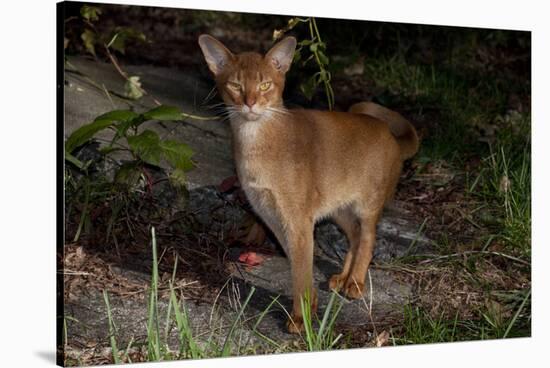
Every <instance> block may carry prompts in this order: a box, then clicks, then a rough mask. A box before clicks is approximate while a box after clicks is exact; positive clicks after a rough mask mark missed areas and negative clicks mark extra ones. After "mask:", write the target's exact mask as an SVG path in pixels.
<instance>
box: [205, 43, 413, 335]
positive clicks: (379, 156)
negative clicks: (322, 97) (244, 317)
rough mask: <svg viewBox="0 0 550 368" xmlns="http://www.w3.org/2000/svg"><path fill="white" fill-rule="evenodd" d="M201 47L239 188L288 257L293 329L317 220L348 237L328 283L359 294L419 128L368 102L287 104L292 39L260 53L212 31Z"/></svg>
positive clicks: (307, 283)
mask: <svg viewBox="0 0 550 368" xmlns="http://www.w3.org/2000/svg"><path fill="white" fill-rule="evenodd" d="M199 45H200V47H201V50H202V52H203V54H204V57H205V60H206V63H207V64H208V67H209V68H210V70H211V71H212V73H213V74H214V77H215V80H216V84H217V88H218V91H219V93H220V95H221V97H222V98H223V101H224V102H225V105H226V107H227V109H228V114H229V118H230V123H231V130H232V135H233V150H234V157H235V162H236V167H237V175H238V178H239V181H240V183H241V186H242V188H243V189H244V192H245V193H246V196H247V198H248V200H249V201H250V203H251V204H252V207H253V209H254V210H255V211H256V213H257V214H258V215H259V216H260V217H261V218H262V220H263V221H264V222H265V224H266V225H267V226H269V228H270V229H271V230H272V232H273V234H274V235H275V236H276V238H277V240H278V241H279V243H280V244H281V246H282V247H283V249H284V251H285V253H286V255H287V256H288V258H289V259H290V267H291V274H292V288H293V290H292V297H293V308H292V314H291V318H290V319H289V321H288V322H287V327H288V330H289V332H292V333H297V332H300V331H301V330H302V329H303V317H302V310H301V304H300V299H301V298H304V297H306V296H309V298H310V301H311V307H312V309H313V310H315V309H316V307H317V298H316V295H317V294H316V292H315V290H314V288H313V230H314V225H315V222H316V221H318V220H320V219H323V218H327V217H330V218H332V219H333V220H334V221H335V222H336V224H338V225H339V227H340V228H341V229H342V230H343V231H344V232H345V234H346V236H347V238H348V240H349V243H350V248H349V251H348V253H347V255H346V257H345V260H344V265H343V269H342V272H341V273H339V274H335V275H333V276H332V277H331V279H330V281H329V286H330V288H332V289H339V290H342V292H343V293H344V294H345V295H346V296H347V297H349V298H359V297H361V296H362V294H363V288H364V282H365V276H366V273H367V269H368V267H369V264H370V261H371V259H372V255H373V249H374V245H375V233H376V224H377V222H378V219H379V217H380V215H381V212H382V209H383V207H384V204H385V203H386V202H387V201H388V200H389V199H391V197H392V196H393V193H394V191H395V187H396V185H397V181H398V179H399V176H400V172H401V168H402V164H403V161H404V160H406V159H408V158H410V157H412V156H413V155H414V154H415V153H416V151H417V150H418V137H417V134H416V131H415V129H414V127H413V126H412V125H411V124H410V123H409V122H408V121H407V120H406V119H405V118H403V117H402V116H401V115H400V114H398V113H396V112H394V111H391V110H389V109H387V108H384V107H382V106H380V105H377V104H374V103H371V102H361V103H358V104H355V105H353V106H352V107H351V108H350V110H349V112H329V111H317V110H305V109H292V110H290V109H286V108H285V106H284V105H283V98H282V95H283V89H284V86H285V73H286V72H287V71H288V70H289V68H290V65H291V63H292V59H293V56H294V51H295V48H296V39H295V38H294V37H286V38H285V39H283V40H282V41H280V42H279V43H277V44H276V45H275V46H273V47H272V48H271V50H269V52H267V54H266V55H265V56H264V55H261V54H259V53H255V52H243V53H240V54H233V53H232V52H231V51H229V50H228V49H227V48H226V47H225V46H224V45H223V44H222V43H221V42H220V41H218V40H216V39H215V38H213V37H212V36H209V35H201V36H200V37H199Z"/></svg>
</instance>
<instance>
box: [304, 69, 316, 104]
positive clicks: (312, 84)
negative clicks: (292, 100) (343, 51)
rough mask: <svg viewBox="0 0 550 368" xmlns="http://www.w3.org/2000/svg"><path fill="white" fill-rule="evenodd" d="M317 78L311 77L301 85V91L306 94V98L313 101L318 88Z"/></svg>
mask: <svg viewBox="0 0 550 368" xmlns="http://www.w3.org/2000/svg"><path fill="white" fill-rule="evenodd" d="M317 84H318V82H317V78H316V75H313V76H311V77H310V78H308V80H307V81H305V82H303V83H301V84H300V91H302V93H303V94H304V96H305V97H306V98H307V99H308V100H311V99H312V98H313V95H314V94H315V89H316V88H317Z"/></svg>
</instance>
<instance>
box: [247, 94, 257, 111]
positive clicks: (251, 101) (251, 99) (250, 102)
mask: <svg viewBox="0 0 550 368" xmlns="http://www.w3.org/2000/svg"><path fill="white" fill-rule="evenodd" d="M245 103H246V106H248V107H250V108H252V106H254V104H255V103H256V96H254V95H247V96H246V101H245Z"/></svg>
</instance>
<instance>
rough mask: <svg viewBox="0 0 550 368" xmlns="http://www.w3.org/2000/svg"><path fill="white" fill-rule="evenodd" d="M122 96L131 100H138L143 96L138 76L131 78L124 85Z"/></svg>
mask: <svg viewBox="0 0 550 368" xmlns="http://www.w3.org/2000/svg"><path fill="white" fill-rule="evenodd" d="M124 95H125V96H126V97H128V98H131V99H133V100H137V99H140V98H141V97H142V96H143V92H142V90H141V82H140V81H139V77H138V76H135V75H134V76H131V77H129V78H128V80H127V81H126V83H125V84H124Z"/></svg>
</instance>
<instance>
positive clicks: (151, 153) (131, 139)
mask: <svg viewBox="0 0 550 368" xmlns="http://www.w3.org/2000/svg"><path fill="white" fill-rule="evenodd" d="M182 118H183V115H182V112H181V111H180V110H179V109H178V108H177V107H172V106H164V105H162V106H158V107H156V108H154V109H151V110H149V111H146V112H144V113H141V114H139V113H136V112H134V111H130V110H113V111H109V112H107V113H105V114H103V115H101V116H99V117H97V118H96V119H94V121H92V122H91V123H89V124H86V125H83V126H81V127H80V128H78V129H77V130H75V131H74V132H73V133H72V134H71V135H70V136H69V137H68V139H67V140H66V141H65V160H66V162H67V163H68V165H69V168H70V167H72V168H74V169H76V173H77V174H78V175H74V174H71V171H70V170H66V176H67V183H68V184H70V185H69V186H68V190H69V192H71V193H77V194H78V193H82V194H83V198H82V200H81V206H80V209H81V214H80V220H79V223H78V228H77V230H76V235H75V237H74V239H73V240H74V241H77V240H78V238H79V236H80V234H81V232H82V230H83V229H86V228H89V226H90V221H89V220H90V218H89V212H90V207H91V204H92V203H100V202H102V204H108V207H109V208H110V210H111V212H112V216H116V215H117V214H119V213H121V211H122V209H123V208H127V205H128V198H126V197H125V196H124V195H123V194H124V193H128V192H132V191H133V190H134V189H135V188H136V187H137V185H138V183H139V182H140V179H142V178H143V179H144V182H145V183H146V185H147V187H148V188H149V189H150V188H151V187H152V183H151V178H150V176H149V174H148V170H147V166H148V165H150V166H154V167H160V166H161V164H162V163H163V162H166V163H167V164H168V165H169V166H171V168H172V169H171V171H170V173H169V180H170V182H171V184H172V186H173V187H174V188H176V190H177V191H178V192H179V193H180V194H182V195H185V194H186V187H185V183H186V182H185V173H186V172H187V171H189V170H191V169H192V168H193V167H194V165H193V161H192V160H191V157H192V156H193V150H192V149H191V148H190V147H189V146H188V145H186V144H184V143H181V142H178V141H175V140H169V139H162V138H161V137H159V135H158V134H157V133H156V132H154V131H153V130H150V129H144V130H141V129H140V127H141V125H142V124H143V123H145V122H147V121H151V120H156V121H179V120H182ZM105 130H111V131H112V132H113V137H112V138H111V139H110V140H108V141H106V142H107V144H106V145H104V146H103V147H101V148H100V149H99V152H98V153H97V154H98V155H99V158H97V157H96V158H95V159H87V158H82V157H81V156H83V155H82V154H81V152H80V151H81V150H79V148H81V147H83V146H85V145H89V144H91V143H92V142H93V141H94V140H95V139H96V137H97V135H98V134H99V133H100V132H103V131H105ZM124 141H126V143H127V144H124V143H125V142H124ZM124 152H126V153H127V154H128V156H129V159H128V160H126V161H124V162H120V160H119V159H116V157H114V155H115V154H120V153H124ZM84 156H85V155H84ZM100 160H103V161H104V162H111V163H114V168H113V169H114V175H112V177H110V178H108V177H107V176H101V175H103V174H100V175H99V176H98V174H97V173H95V172H94V170H93V169H92V168H94V169H95V166H94V165H93V163H94V162H97V161H100ZM96 171H97V170H96ZM119 194H120V195H119ZM71 208H72V203H70V201H69V209H68V212H69V213H68V214H67V216H69V214H70V210H71ZM114 222H115V219H114V218H111V219H110V220H109V225H108V228H107V238H108V237H109V234H110V231H111V229H112V227H113V224H114Z"/></svg>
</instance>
